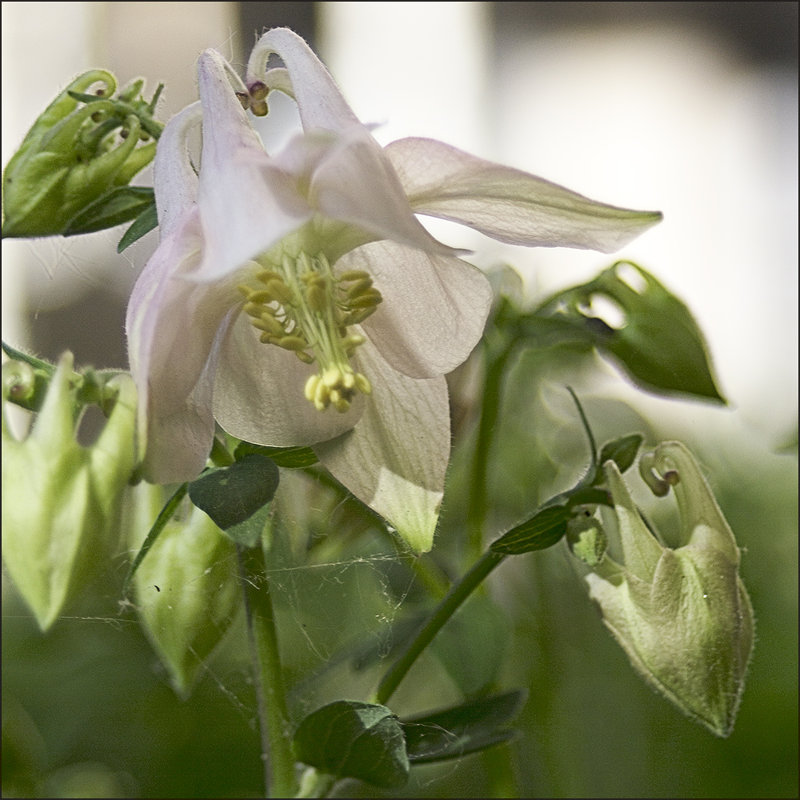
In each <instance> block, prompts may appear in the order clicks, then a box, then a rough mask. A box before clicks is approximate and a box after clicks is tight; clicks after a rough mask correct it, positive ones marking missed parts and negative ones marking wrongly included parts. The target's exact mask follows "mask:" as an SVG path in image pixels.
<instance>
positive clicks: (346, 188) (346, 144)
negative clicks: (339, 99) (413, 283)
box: [309, 126, 454, 254]
mask: <svg viewBox="0 0 800 800" xmlns="http://www.w3.org/2000/svg"><path fill="white" fill-rule="evenodd" d="M309 203H310V205H311V206H312V207H313V208H315V209H316V210H317V211H319V212H320V213H321V214H322V215H324V216H326V217H329V218H331V219H335V220H340V221H342V222H346V223H349V224H351V225H355V226H357V227H358V228H360V229H362V230H364V231H366V232H367V233H369V234H372V238H375V239H390V240H392V241H395V242H400V243H401V244H406V245H409V246H410V247H418V248H420V249H423V250H427V251H428V252H439V253H447V254H452V253H453V252H454V251H453V250H452V248H449V247H446V246H445V245H443V244H441V243H440V242H438V241H436V239H434V238H433V237H432V236H431V235H430V233H428V231H427V230H426V229H425V228H424V227H423V225H422V224H421V223H420V222H419V220H417V218H416V217H415V216H414V214H413V213H412V210H411V207H410V206H409V203H408V199H407V198H406V195H405V192H404V191H403V187H402V185H401V184H400V181H399V180H398V177H397V175H396V174H395V171H394V169H393V168H392V165H391V164H390V163H389V161H388V159H387V158H386V157H385V156H384V154H383V151H382V149H381V147H380V145H379V144H378V143H377V142H376V141H375V140H374V139H373V138H372V136H371V135H370V134H369V133H368V132H367V129H366V128H364V127H363V126H359V127H358V128H355V129H351V132H350V133H349V134H345V135H342V136H341V137H338V138H337V139H335V140H332V142H331V146H330V147H329V148H328V150H327V152H326V154H325V157H324V158H323V159H322V160H321V161H320V163H319V164H318V165H317V167H316V169H315V170H314V173H313V175H312V178H311V185H310V188H309Z"/></svg>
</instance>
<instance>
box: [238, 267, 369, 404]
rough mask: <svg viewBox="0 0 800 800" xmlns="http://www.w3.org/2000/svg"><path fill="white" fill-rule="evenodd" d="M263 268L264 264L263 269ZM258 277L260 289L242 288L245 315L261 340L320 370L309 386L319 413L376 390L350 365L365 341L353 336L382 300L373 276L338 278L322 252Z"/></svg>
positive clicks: (353, 273)
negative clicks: (357, 395)
mask: <svg viewBox="0 0 800 800" xmlns="http://www.w3.org/2000/svg"><path fill="white" fill-rule="evenodd" d="M259 266H260V265H259ZM271 267H272V268H268V269H259V270H258V271H257V272H256V273H255V278H256V280H257V281H258V284H259V285H258V288H252V287H251V286H247V285H244V284H243V285H240V286H239V287H238V288H239V291H240V292H241V293H242V294H243V295H244V297H245V303H244V306H243V311H244V312H245V313H246V314H247V315H248V316H249V317H250V321H251V323H252V324H253V326H254V327H255V328H257V329H258V330H259V331H261V335H260V337H259V338H260V340H261V341H262V342H263V343H265V344H275V345H277V346H278V347H282V348H284V349H285V350H289V351H291V352H293V353H294V354H295V355H296V356H297V358H299V359H300V360H301V361H303V362H304V363H306V364H311V363H314V362H316V363H317V364H318V365H319V371H318V372H317V373H316V374H314V375H311V376H310V377H309V379H308V381H307V382H306V385H305V396H306V399H307V400H309V402H311V403H313V404H314V406H315V408H317V409H318V410H319V411H324V410H325V409H326V408H328V407H329V406H331V405H332V406H333V407H334V408H335V409H336V410H337V411H340V412H345V411H347V409H348V408H350V404H351V402H352V400H353V398H354V397H355V395H356V393H357V392H361V393H362V394H369V393H370V392H371V391H372V387H371V385H370V382H369V380H367V378H366V377H365V376H364V375H362V374H361V373H359V372H355V371H354V370H353V368H352V366H351V365H350V358H351V356H352V355H353V352H354V351H355V349H356V348H357V347H358V346H359V345H360V344H362V343H363V341H364V337H363V336H361V335H359V334H357V333H349V332H348V328H349V327H350V326H351V325H357V324H358V323H360V322H363V321H364V320H365V319H366V318H367V317H369V316H370V314H372V313H373V312H374V311H375V309H376V308H377V307H378V304H379V303H380V302H381V300H382V298H381V293H380V292H379V291H378V290H377V289H375V288H374V287H373V285H372V278H371V277H370V275H369V273H367V272H364V271H363V270H349V271H347V272H343V273H341V274H340V275H338V276H336V275H334V273H333V270H332V269H331V266H330V264H329V263H328V259H327V258H326V257H325V255H324V254H323V253H320V254H319V255H317V256H316V257H314V258H312V257H310V256H308V255H307V254H306V253H301V254H300V255H299V256H298V257H297V258H292V257H290V256H288V255H283V257H282V259H281V261H280V264H279V265H278V264H276V263H275V262H271Z"/></svg>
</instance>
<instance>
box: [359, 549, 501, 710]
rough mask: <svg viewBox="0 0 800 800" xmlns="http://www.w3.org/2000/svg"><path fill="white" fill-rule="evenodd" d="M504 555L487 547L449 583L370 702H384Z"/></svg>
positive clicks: (384, 677)
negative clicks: (445, 591) (442, 596)
mask: <svg viewBox="0 0 800 800" xmlns="http://www.w3.org/2000/svg"><path fill="white" fill-rule="evenodd" d="M504 558H505V556H504V555H502V554H500V553H494V552H492V551H491V550H487V551H486V552H485V553H484V554H483V555H482V556H481V557H480V558H479V559H478V560H477V561H476V562H475V564H473V566H472V568H471V569H470V570H469V572H467V573H466V574H465V575H464V577H463V578H462V579H461V580H460V581H459V582H458V583H457V584H455V585H454V586H453V588H452V589H451V590H450V591H449V592H448V593H447V595H446V596H445V598H444V599H443V600H442V601H441V602H440V603H439V605H438V606H437V607H436V608H435V609H434V611H433V613H432V614H431V616H430V617H429V618H428V621H427V622H426V623H425V624H424V625H423V626H422V628H420V630H419V632H418V633H417V635H416V636H415V637H414V638H413V639H412V640H411V642H410V643H409V644H408V645H407V646H406V648H405V649H404V650H403V652H402V653H401V654H400V657H399V658H398V659H397V661H395V662H394V664H392V666H391V667H390V669H389V671H388V672H387V673H386V674H385V675H384V676H383V679H382V680H381V682H380V684H379V685H378V690H377V691H376V692H375V697H374V700H373V702H375V703H380V704H384V703H386V701H387V700H388V699H389V698H390V697H391V696H392V695H393V694H394V692H395V690H396V689H397V687H398V686H399V685H400V682H401V681H402V680H403V678H404V677H405V676H406V673H407V672H408V671H409V669H411V667H412V665H413V664H414V662H415V661H416V660H417V658H418V657H419V656H420V654H421V653H422V651H423V650H424V649H425V648H426V647H427V646H428V645H429V644H430V643H431V642H432V641H433V637H434V636H436V634H437V633H438V632H439V631H440V630H441V628H442V627H443V626H444V624H445V623H446V622H447V620H449V619H450V617H452V616H453V614H454V613H455V612H456V610H457V609H458V607H459V606H460V605H461V604H462V603H463V602H464V601H465V600H466V599H467V598H468V597H469V595H470V594H471V593H472V591H473V590H474V589H475V588H476V587H477V586H479V585H480V583H481V582H482V581H483V580H484V578H486V577H487V575H489V573H490V572H491V571H492V570H493V569H494V568H495V567H496V566H497V565H498V564H499V563H500V562H501V561H502V560H503V559H504Z"/></svg>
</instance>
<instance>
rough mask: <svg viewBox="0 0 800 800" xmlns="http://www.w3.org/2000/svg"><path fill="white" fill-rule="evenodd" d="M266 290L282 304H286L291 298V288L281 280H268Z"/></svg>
mask: <svg viewBox="0 0 800 800" xmlns="http://www.w3.org/2000/svg"><path fill="white" fill-rule="evenodd" d="M267 291H268V292H269V293H270V294H271V295H272V296H273V297H274V298H275V300H277V301H278V302H279V303H281V304H282V305H288V304H289V303H291V301H292V299H293V295H292V290H291V289H290V288H289V287H288V286H287V285H286V284H285V283H284V282H283V281H282V280H271V281H269V282H268V283H267Z"/></svg>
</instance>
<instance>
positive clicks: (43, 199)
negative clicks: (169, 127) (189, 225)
mask: <svg viewBox="0 0 800 800" xmlns="http://www.w3.org/2000/svg"><path fill="white" fill-rule="evenodd" d="M98 83H99V84H101V85H102V88H100V89H98V90H97V91H96V92H95V93H94V94H85V92H87V90H89V89H90V88H91V87H92V86H93V85H95V84H98ZM142 85H143V83H142V81H136V82H134V83H133V84H131V86H130V87H128V88H127V89H124V90H123V91H122V92H121V93H120V94H119V96H118V97H116V98H115V97H113V95H114V92H115V91H116V88H117V82H116V80H115V78H114V76H113V75H111V73H109V72H106V71H105V70H90V71H89V72H86V73H84V74H83V75H80V76H78V77H77V78H75V80H74V81H72V83H71V84H70V85H69V86H68V87H67V88H66V89H65V90H64V91H63V92H62V93H61V94H60V95H58V97H56V99H55V100H54V101H53V102H52V103H51V104H50V105H49V106H48V107H47V108H46V109H45V110H44V111H43V112H42V113H41V114H40V115H39V117H38V119H37V120H36V121H35V122H34V124H33V126H32V127H31V129H30V130H29V131H28V133H27V135H26V136H25V139H24V140H23V142H22V144H21V145H20V147H19V149H18V150H17V152H16V153H15V154H14V156H13V157H12V158H11V160H10V161H9V162H8V165H7V166H6V168H5V171H4V172H3V236H4V237H6V236H10V237H20V236H55V235H59V234H60V235H63V236H71V235H75V234H78V233H88V232H91V231H95V230H102V229H103V228H108V227H112V226H114V225H118V224H120V223H122V222H127V221H129V220H131V219H133V218H135V217H136V216H138V215H139V214H140V213H141V212H142V210H143V209H144V208H146V207H147V206H148V205H149V204H151V203H152V190H150V189H144V188H142V187H128V184H129V183H130V181H131V179H132V178H133V177H134V176H135V175H136V173H138V172H139V171H140V170H142V169H143V168H144V167H146V166H147V165H148V164H149V163H150V161H151V160H152V159H153V157H154V155H155V151H156V143H155V141H150V142H149V143H147V144H141V145H140V142H145V141H147V140H149V139H151V138H152V139H157V138H158V135H159V134H160V131H161V127H162V126H161V124H160V123H158V122H157V121H156V120H155V119H154V118H153V116H152V114H153V111H154V107H155V103H156V100H157V96H158V92H156V95H155V96H154V97H153V99H152V100H151V101H150V102H149V103H148V102H146V101H145V100H143V99H142V98H140V97H139V96H138V95H139V92H140V91H141V88H142Z"/></svg>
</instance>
